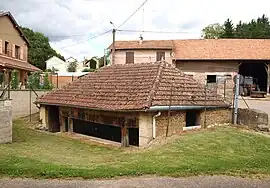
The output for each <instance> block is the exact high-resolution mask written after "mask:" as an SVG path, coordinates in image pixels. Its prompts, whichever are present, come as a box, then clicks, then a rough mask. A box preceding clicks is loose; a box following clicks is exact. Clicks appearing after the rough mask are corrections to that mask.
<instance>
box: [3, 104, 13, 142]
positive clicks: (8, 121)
mask: <svg viewBox="0 0 270 188" xmlns="http://www.w3.org/2000/svg"><path fill="white" fill-rule="evenodd" d="M10 142H12V107H11V101H10V100H0V144H3V143H10Z"/></svg>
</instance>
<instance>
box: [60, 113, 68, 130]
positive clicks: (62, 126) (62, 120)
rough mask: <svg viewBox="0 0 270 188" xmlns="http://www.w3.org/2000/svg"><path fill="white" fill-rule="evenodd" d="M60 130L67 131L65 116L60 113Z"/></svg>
mask: <svg viewBox="0 0 270 188" xmlns="http://www.w3.org/2000/svg"><path fill="white" fill-rule="evenodd" d="M59 124H60V132H62V133H63V132H66V131H67V130H66V126H65V117H63V116H61V115H59Z"/></svg>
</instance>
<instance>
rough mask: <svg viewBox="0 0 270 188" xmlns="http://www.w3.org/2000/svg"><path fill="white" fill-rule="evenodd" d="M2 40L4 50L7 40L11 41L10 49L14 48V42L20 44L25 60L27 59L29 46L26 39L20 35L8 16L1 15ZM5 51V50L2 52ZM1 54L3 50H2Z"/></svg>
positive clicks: (0, 36)
mask: <svg viewBox="0 0 270 188" xmlns="http://www.w3.org/2000/svg"><path fill="white" fill-rule="evenodd" d="M0 28H1V32H0V41H1V42H2V51H3V50H4V47H5V41H8V42H9V48H8V49H9V50H10V51H11V50H12V44H15V45H17V46H20V48H21V49H23V61H27V56H28V55H27V52H28V47H27V43H26V42H25V40H24V39H23V38H22V37H21V36H20V33H19V32H18V30H17V29H16V28H15V27H14V25H13V23H12V22H11V20H10V19H9V18H8V16H2V17H0ZM2 53H3V52H2ZM0 55H1V52H0Z"/></svg>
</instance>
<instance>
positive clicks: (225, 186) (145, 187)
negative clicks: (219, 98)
mask: <svg viewBox="0 0 270 188" xmlns="http://www.w3.org/2000/svg"><path fill="white" fill-rule="evenodd" d="M0 187H1V188H28V187H35V188H47V187H50V188H56V187H57V188H73V187H78V188H86V187H88V188H92V187H93V188H94V187H95V188H105V187H109V188H152V187H155V188H156V187H159V188H169V187H170V188H171V187H172V188H174V187H177V188H181V187H185V188H199V187H201V188H231V187H237V188H251V187H252V188H269V187H270V179H268V180H257V179H244V178H236V177H229V176H199V177H189V178H165V177H138V178H128V179H118V180H89V181H84V180H33V179H12V180H11V179H0Z"/></svg>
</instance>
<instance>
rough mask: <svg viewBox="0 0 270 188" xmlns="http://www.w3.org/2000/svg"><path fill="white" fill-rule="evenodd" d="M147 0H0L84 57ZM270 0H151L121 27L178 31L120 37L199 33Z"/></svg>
mask: <svg viewBox="0 0 270 188" xmlns="http://www.w3.org/2000/svg"><path fill="white" fill-rule="evenodd" d="M144 1H145V0H0V10H2V11H10V12H11V13H12V14H13V16H14V17H15V19H16V20H17V22H18V24H19V25H21V26H24V27H29V28H31V29H33V30H34V31H38V32H41V33H43V34H44V35H46V36H48V37H49V39H50V44H51V46H52V47H53V48H54V49H55V50H56V51H57V52H59V53H61V54H62V55H64V56H65V58H68V57H71V56H72V57H75V58H77V59H78V60H82V59H83V58H84V57H92V56H102V55H103V54H104V49H105V48H107V47H108V46H109V45H110V44H111V43H112V33H111V32H108V33H107V34H104V35H101V36H99V37H96V38H94V39H91V38H93V37H95V36H98V35H99V34H101V33H104V32H105V31H108V30H111V29H113V27H114V26H113V25H111V24H110V22H113V23H114V25H115V27H118V26H119V25H121V24H122V23H123V22H124V21H125V20H126V19H127V18H128V17H129V16H130V15H131V14H132V13H133V12H134V11H135V10H136V9H137V8H138V7H140V5H141V4H142V3H143V2H144ZM269 5H270V2H269V1H268V0H257V1H256V3H255V2H254V1H251V0H226V1H224V0H166V1H164V0H148V1H147V2H146V4H145V5H144V6H143V8H141V9H140V10H139V11H138V12H137V13H136V14H135V15H134V16H133V17H132V18H131V19H130V20H128V22H126V23H125V24H124V25H123V26H122V27H120V28H119V29H122V30H136V31H140V30H145V31H162V32H175V33H147V32H144V33H142V32H123V31H121V32H120V31H119V32H117V33H116V40H138V39H139V36H140V34H142V35H143V38H144V40H153V39H154V40H158V39H199V38H201V31H202V29H203V28H204V27H205V26H207V25H209V24H212V23H221V24H222V23H224V21H225V20H226V19H227V18H230V19H232V20H233V22H234V23H237V22H239V20H242V21H250V20H251V19H255V18H257V17H259V16H262V15H263V14H266V15H267V16H270V9H269Z"/></svg>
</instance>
